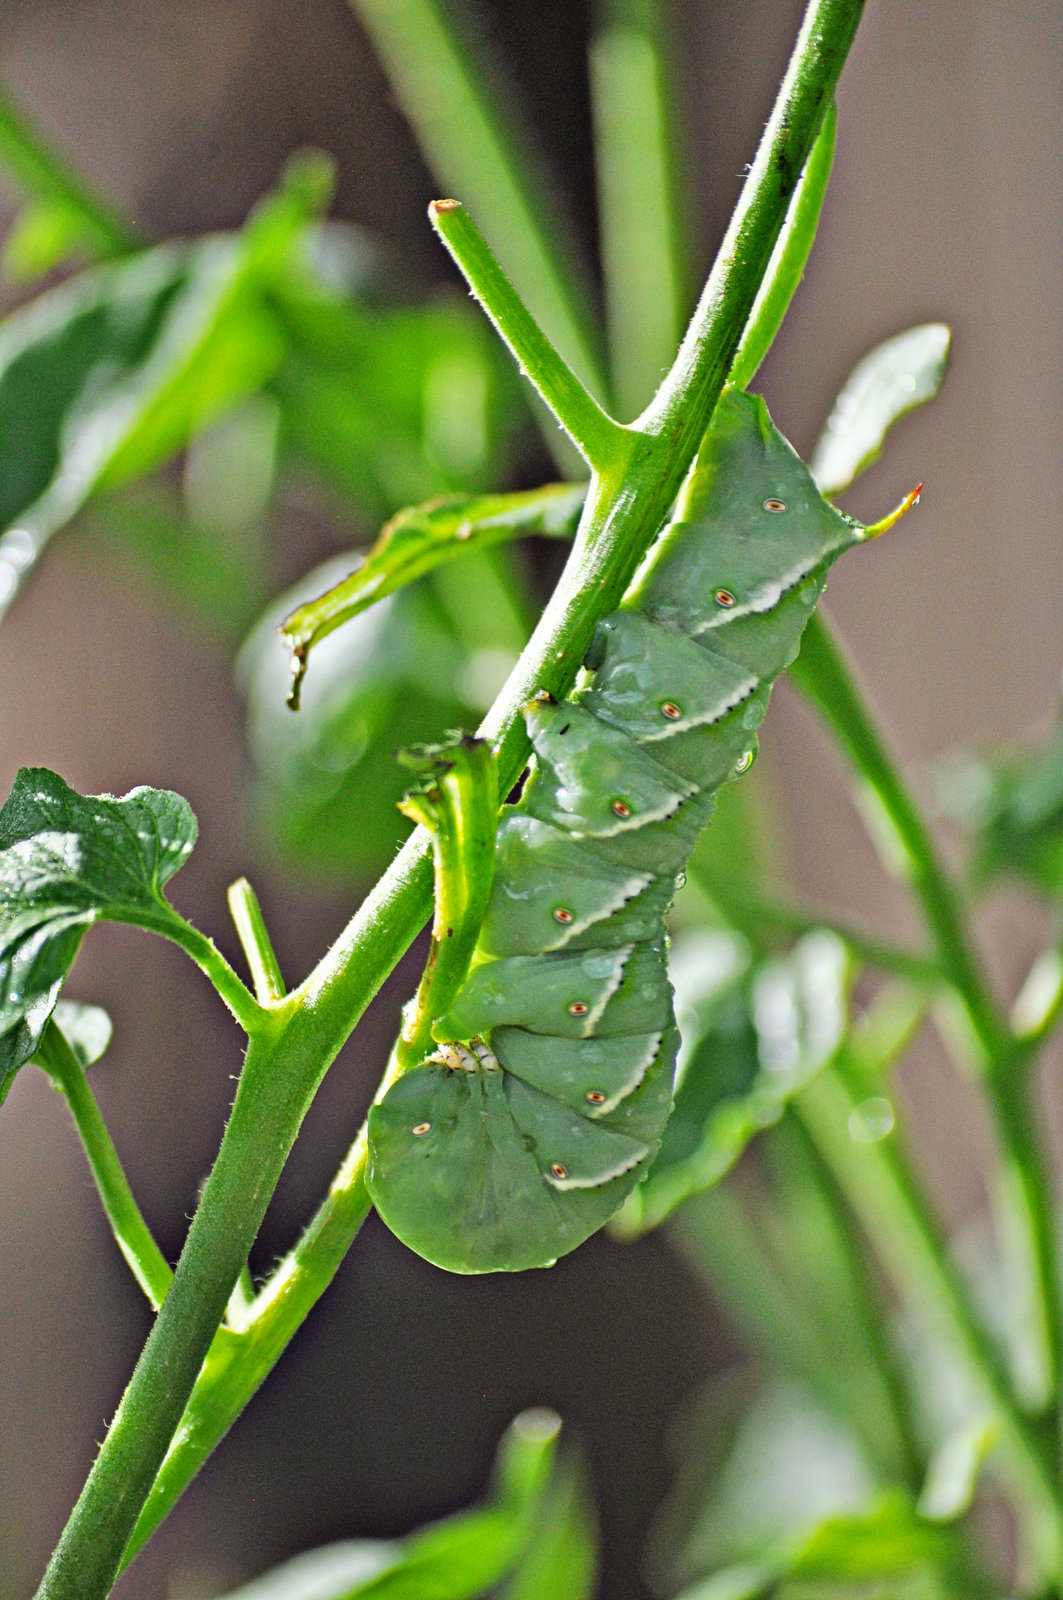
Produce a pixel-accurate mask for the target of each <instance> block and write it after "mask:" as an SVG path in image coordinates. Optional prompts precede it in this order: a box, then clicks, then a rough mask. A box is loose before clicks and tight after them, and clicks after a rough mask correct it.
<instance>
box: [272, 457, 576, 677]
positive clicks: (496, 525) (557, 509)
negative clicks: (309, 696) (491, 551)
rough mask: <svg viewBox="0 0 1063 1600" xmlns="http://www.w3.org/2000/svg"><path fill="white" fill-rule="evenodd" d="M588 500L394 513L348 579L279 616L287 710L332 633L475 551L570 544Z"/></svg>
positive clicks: (563, 495)
mask: <svg viewBox="0 0 1063 1600" xmlns="http://www.w3.org/2000/svg"><path fill="white" fill-rule="evenodd" d="M586 493H587V490H586V485H584V484H567V483H548V484H546V485H544V487H543V488H541V489H532V490H527V491H524V492H522V493H517V494H491V495H472V494H465V495H447V496H444V497H442V498H439V499H436V500H430V501H428V502H427V504H425V505H422V506H411V507H410V508H409V509H407V510H405V511H400V512H399V513H398V514H397V515H396V516H394V517H392V518H391V521H390V522H387V523H385V525H384V527H383V528H382V529H381V532H380V536H379V538H378V539H377V541H376V543H375V544H374V545H373V547H372V548H371V549H370V550H369V552H368V553H367V554H366V556H365V557H364V558H363V560H362V562H361V564H360V565H359V566H358V568H357V569H356V570H355V571H354V572H352V573H351V574H350V575H349V576H348V577H346V578H344V579H342V580H341V581H340V582H339V583H338V584H335V585H334V586H333V587H332V588H330V589H328V590H326V592H325V593H324V594H321V595H319V596H318V597H317V598H316V599H313V600H310V601H307V602H305V603H304V604H303V605H300V606H297V607H296V609H295V610H294V611H292V612H291V613H290V615H289V616H287V617H285V619H284V623H283V625H282V627H281V636H282V637H283V639H284V641H285V643H286V644H287V646H288V648H289V649H290V650H291V652H292V693H291V704H292V706H293V708H297V707H298V704H299V689H300V685H301V683H302V678H303V675H304V674H305V671H306V662H307V657H308V655H309V653H310V650H311V649H312V648H313V646H314V645H315V644H317V643H318V642H319V641H320V640H322V639H324V638H326V637H327V636H328V635H329V634H330V633H331V632H332V631H333V629H334V628H338V627H340V626H341V624H343V623H344V622H348V621H350V619H351V618H352V617H356V616H358V615H359V613H360V612H362V611H365V610H366V609H367V607H369V606H371V605H373V604H374V603H375V602H376V601H378V600H382V599H383V598H384V596H385V595H389V594H393V593H394V592H395V591H396V590H397V589H401V588H403V587H404V586H405V585H406V584H408V583H412V582H413V581H414V579H415V578H420V577H423V576H424V575H425V573H428V572H431V571H432V570H433V568H435V567H438V566H439V565H440V564H441V563H442V562H444V561H452V560H453V559H454V558H455V557H456V556H463V555H465V554H467V553H468V552H469V551H471V550H473V549H480V550H483V549H487V548H490V546H492V545H496V544H502V543H505V542H507V541H508V540H510V539H519V538H523V537H524V536H525V535H527V534H532V533H537V534H541V535H543V536H545V537H547V538H553V539H570V538H571V537H572V536H573V534H574V533H575V530H576V524H577V522H578V521H579V516H580V512H581V511H582V509H583V502H584V500H585V498H586Z"/></svg>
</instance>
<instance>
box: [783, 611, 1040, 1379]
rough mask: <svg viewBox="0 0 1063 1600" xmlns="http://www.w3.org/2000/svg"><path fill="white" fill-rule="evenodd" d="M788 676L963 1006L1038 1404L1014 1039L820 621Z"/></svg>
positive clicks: (1020, 1085)
mask: <svg viewBox="0 0 1063 1600" xmlns="http://www.w3.org/2000/svg"><path fill="white" fill-rule="evenodd" d="M791 675H792V676H793V678H794V680H795V681H796V683H797V684H798V686H799V687H800V688H801V689H802V691H803V692H804V693H805V694H806V695H807V696H808V698H809V699H810V700H811V701H812V703H813V705H814V706H815V707H816V709H817V710H818V711H819V713H820V715H821V716H822V717H823V719H824V721H825V722H826V723H827V724H828V726H829V727H830V728H831V730H832V732H833V733H834V735H835V737H836V739H837V741H838V743H839V745H840V747H841V749H842V750H843V752H844V753H845V755H846V757H847V758H848V760H849V762H850V763H851V765H852V767H853V769H854V770H855V771H856V773H857V774H858V775H859V777H860V778H861V779H862V780H863V782H864V783H865V784H866V785H867V787H868V788H869V790H870V791H871V794H872V795H873V797H874V799H875V801H876V802H877V805H878V808H879V810H880V812H881V814H882V816H883V818H884V819H885V820H886V821H887V822H888V824H889V826H890V830H891V834H892V838H893V841H894V842H895V844H896V846H897V851H898V856H899V858H900V860H901V861H902V862H903V864H904V868H905V872H906V876H907V878H908V881H909V882H910V884H911V886H912V890H913V892H914V894H915V895H916V898H917V899H918V901H919V904H920V907H921V908H922V912H923V916H924V918H925V919H926V924H927V927H928V930H929V932H930V934H931V936H932V938H933V940H934V943H935V945H936V946H937V950H938V958H939V960H940V963H941V967H942V970H943V971H944V973H945V975H946V977H947V979H948V980H949V982H950V983H951V985H952V987H953V989H954V990H955V992H956V994H957V995H958V996H959V998H960V1001H961V1003H962V1005H963V1007H964V1010H965V1012H966V1015H967V1019H968V1023H969V1027H970V1032H971V1036H972V1039H973V1041H974V1043H975V1046H976V1048H977V1050H978V1052H979V1053H980V1055H981V1057H982V1062H981V1065H982V1076H983V1081H984V1082H985V1085H986V1089H987V1093H988V1098H989V1100H990V1103H991V1105H992V1108H993V1110H994V1112H995V1114H996V1124H997V1129H998V1132H999V1136H1000V1143H1001V1146H1002V1157H1003V1162H1004V1170H1005V1179H1006V1185H1007V1188H1008V1191H1009V1196H1010V1198H1011V1200H1012V1202H1013V1205H1014V1209H1015V1212H1016V1217H1017V1220H1018V1222H1019V1224H1020V1226H1021V1227H1022V1229H1023V1231H1024V1234H1025V1236H1026V1238H1027V1240H1028V1242H1029V1253H1030V1257H1031V1269H1032V1272H1033V1274H1034V1279H1035V1284H1036V1300H1037V1316H1038V1320H1039V1322H1040V1324H1041V1328H1040V1332H1041V1336H1042V1337H1041V1343H1042V1346H1043V1350H1044V1367H1045V1400H1046V1403H1048V1402H1050V1401H1051V1400H1052V1398H1053V1397H1054V1396H1055V1395H1056V1394H1057V1393H1058V1389H1059V1375H1060V1359H1061V1352H1063V1326H1061V1308H1063V1301H1061V1288H1060V1264H1059V1258H1058V1246H1057V1243H1056V1229H1055V1214H1054V1213H1055V1202H1054V1199H1053V1195H1052V1183H1051V1178H1050V1175H1049V1170H1048V1159H1047V1154H1046V1153H1044V1152H1043V1151H1042V1143H1041V1137H1040V1134H1039V1132H1038V1130H1037V1127H1036V1125H1035V1119H1034V1117H1033V1115H1032V1109H1031V1106H1030V1102H1029V1096H1028V1083H1027V1080H1026V1076H1025V1074H1023V1073H1022V1072H1021V1071H1020V1070H1019V1068H1018V1060H1019V1054H1021V1052H1018V1053H1017V1051H1016V1045H1015V1040H1014V1038H1013V1036H1012V1035H1011V1033H1010V1031H1009V1030H1008V1027H1007V1025H1006V1023H1005V1022H1004V1020H1003V1019H1002V1018H1001V1016H1000V1014H999V1012H998V1010H997V1007H996V1005H995V1003H994V1001H993V999H992V997H991V995H990V993H989V989H988V987H987V985H986V982H985V979H984V978H983V976H982V973H981V971H980V970H979V965H978V962H977V959H976V957H975V955H974V951H973V949H972V947H971V944H970V941H969V938H968V935H967V930H966V928H965V926H964V919H963V914H962V912H961V909H960V904H959V900H958V898H957V895H956V892H955V889H954V887H953V884H952V881H951V879H950V878H949V876H948V874H947V873H946V871H945V869H944V867H943V866H942V865H941V863H940V861H939V860H938V856H937V852H936V850H935V848H934V844H933V841H932V839H931V837H930V833H929V830H928V829H927V826H926V824H925V822H924V820H923V818H922V816H921V814H920V812H919V809H918V807H917V805H916V803H915V801H914V800H913V798H912V796H911V795H910V793H909V791H908V789H907V787H906V786H905V784H904V781H903V779H902V778H901V776H900V773H899V771H898V769H897V766H896V763H895V762H894V760H893V758H892V756H891V755H890V752H889V751H888V749H887V747H886V744H885V741H884V740H883V738H882V736H881V734H880V733H879V730H878V728H877V727H876V725H875V723H874V721H873V719H872V717H871V715H870V713H869V712H868V709H867V707H866V705H865V703H864V700H863V697H862V695H861V693H860V690H859V688H858V686H857V683H856V679H855V677H854V675H853V672H852V669H851V668H850V666H849V664H848V662H847V661H846V659H845V656H844V653H843V651H842V649H841V647H840V645H839V643H838V641H837V640H836V639H835V638H834V637H833V635H832V633H831V631H830V628H829V626H828V624H827V622H826V620H825V619H824V617H823V616H822V614H817V615H816V616H814V617H813V618H812V620H811V622H810V623H809V625H808V627H807V628H806V630H805V635H804V640H803V643H802V646H801V654H800V656H799V657H798V659H797V661H796V662H795V663H794V666H793V667H792V668H791Z"/></svg>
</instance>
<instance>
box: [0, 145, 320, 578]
mask: <svg viewBox="0 0 1063 1600" xmlns="http://www.w3.org/2000/svg"><path fill="white" fill-rule="evenodd" d="M321 198H322V174H321V171H320V168H319V165H318V164H315V163H313V162H309V163H308V162H303V163H295V164H293V165H292V166H291V167H290V169H289V172H288V174H287V175H286V180H285V184H284V187H282V189H281V190H280V191H279V192H278V193H277V194H275V195H273V196H270V197H268V198H267V199H266V200H265V201H263V202H262V203H261V204H260V205H259V206H258V207H257V208H256V210H255V212H254V213H253V214H252V216H251V218H250V219H249V221H248V224H247V226H246V227H245V228H244V229H243V230H242V232H240V233H238V234H232V235H218V236H214V237H209V238H205V239H202V240H199V241H198V242H197V243H195V244H193V245H191V246H188V247H186V246H178V245H166V246H161V247H159V248H158V249H154V250H147V251H143V252H141V253H140V254H139V255H136V256H134V257H132V258H131V259H129V260H123V261H120V262H116V263H114V264H112V265H109V266H104V267H98V268H96V269H94V270H92V271H90V272H86V273H83V274H81V275H80V276H79V277H77V278H75V279H72V280H70V281H69V282H68V283H66V284H64V285H62V286H61V287H60V288H58V289H54V290H51V291H50V292H48V293H46V294H43V295H41V296H40V297H39V298H38V299H37V300H35V301H33V302H32V303H31V304H30V305H29V306H26V307H24V308H23V309H22V310H20V311H17V312H15V313H14V314H13V315H12V316H11V317H9V318H8V319H7V321H6V322H5V323H4V324H3V325H2V326H0V441H2V443H0V609H2V608H3V606H4V605H6V604H7V603H9V602H10V600H11V599H12V598H13V596H14V594H15V592H16V590H17V589H18V587H19V584H20V582H21V580H22V578H23V577H24V575H25V573H26V572H27V571H28V569H29V568H30V567H31V566H32V564H33V563H34V561H35V560H36V559H37V557H38V555H39V554H40V551H41V549H42V547H43V546H44V544H45V542H46V541H47V540H48V539H49V538H50V537H51V535H52V534H53V533H54V532H55V531H56V530H57V529H58V528H60V527H62V526H63V525H64V524H65V523H66V522H68V521H69V520H70V518H71V517H73V516H74V514H75V513H76V512H77V511H79V510H80V509H81V507H82V506H83V505H84V504H85V502H86V501H87V500H88V499H89V497H90V496H91V495H92V494H94V493H95V492H97V491H98V490H100V489H102V488H108V487H112V486H114V485H115V484H118V483H122V482H126V481H128V480H129V479H131V478H135V477H138V476H141V475H142V474H144V473H145V472H147V471H149V470H150V469H151V468H152V467H154V466H156V465H158V464H159V463H160V462H162V461H164V460H166V459H167V458H168V457H169V456H170V455H172V454H173V453H174V452H175V451H177V450H178V449H181V448H183V446H184V445H185V444H186V443H187V442H188V440H189V439H190V438H192V437H194V436H195V435H196V434H197V433H198V432H200V431H202V429H204V428H205V427H207V426H208V425H209V424H210V423H211V422H212V421H213V420H214V419H215V418H216V417H217V416H218V415H219V414H220V413H221V412H223V411H224V410H226V409H227V408H228V407H229V406H231V405H232V404H233V403H234V401H236V400H238V399H240V398H241V397H243V396H244V395H247V394H250V393H252V392H253V391H254V390H256V389H258V388H259V387H260V386H261V384H262V383H263V382H264V381H265V380H266V379H267V378H268V377H269V376H270V374H271V373H272V372H273V371H274V370H275V369H276V367H277V365H278V364H279V362H280V360H281V358H282V356H283V353H284V341H283V336H282V332H281V329H280V326H279V323H278V320H277V317H276V315H275V314H274V312H273V311H272V310H271V309H270V308H269V306H268V305H267V303H266V300H265V297H264V289H265V287H266V285H267V284H268V283H269V282H270V281H271V280H272V279H275V278H276V277H277V276H278V275H279V274H280V273H281V272H282V271H283V269H284V267H285V265H286V263H287V262H288V260H289V258H290V257H291V255H292V253H293V251H294V249H295V247H296V245H297V243H298V242H299V241H300V239H302V238H304V237H305V234H306V230H307V228H308V226H309V224H310V223H311V221H312V220H313V218H314V216H315V210H314V207H315V206H317V205H319V204H320V202H321Z"/></svg>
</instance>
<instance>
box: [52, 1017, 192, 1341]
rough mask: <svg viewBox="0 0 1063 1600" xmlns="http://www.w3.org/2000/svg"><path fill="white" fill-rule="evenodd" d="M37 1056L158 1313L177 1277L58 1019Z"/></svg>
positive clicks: (120, 1243) (116, 1233)
mask: <svg viewBox="0 0 1063 1600" xmlns="http://www.w3.org/2000/svg"><path fill="white" fill-rule="evenodd" d="M33 1059H34V1060H35V1062H36V1063H37V1065H38V1066H39V1067H41V1068H42V1069H43V1071H44V1072H46V1073H47V1074H48V1077H49V1078H51V1080H52V1082H53V1083H54V1084H55V1086H56V1087H57V1088H58V1089H59V1090H61V1092H62V1093H63V1094H64V1095H65V1097H66V1103H67V1105H68V1106H69V1107H70V1114H71V1116H72V1117H73V1119H74V1125H75V1127H76V1128H77V1131H78V1133H79V1134H80V1136H81V1142H82V1144H83V1145H84V1146H85V1154H86V1155H87V1157H88V1161H89V1166H90V1167H91V1168H92V1175H93V1177H94V1178H95V1180H96V1187H97V1188H98V1190H99V1192H100V1199H101V1200H102V1201H103V1209H104V1211H105V1212H106V1213H107V1220H108V1221H109V1222H110V1224H111V1228H112V1231H113V1233H114V1236H115V1239H116V1240H117V1242H118V1248H119V1249H120V1250H121V1252H122V1254H123V1255H124V1256H125V1258H126V1261H127V1262H128V1263H129V1267H130V1270H131V1271H132V1273H133V1276H134V1278H136V1280H137V1282H138V1283H139V1285H140V1287H141V1288H142V1289H143V1291H144V1293H145V1294H146V1295H147V1297H148V1302H149V1304H150V1305H151V1308H152V1310H153V1311H158V1309H159V1307H160V1306H161V1305H162V1303H163V1301H164V1300H165V1298H166V1293H167V1290H168V1289H169V1287H170V1284H171V1282H172V1280H173V1272H172V1271H171V1270H170V1266H169V1263H168V1262H167V1261H166V1259H165V1257H164V1256H163V1254H162V1251H161V1250H160V1249H159V1247H158V1245H157V1244H156V1243H155V1240H154V1239H153V1238H152V1235H151V1230H150V1229H149V1228H148V1225H147V1223H146V1222H145V1221H144V1218H143V1215H142V1214H141V1211H140V1207H139V1206H138V1205H137V1203H136V1200H135V1199H134V1198H133V1191H132V1190H131V1189H130V1187H129V1180H128V1179H127V1178H126V1175H125V1172H124V1170H123V1168H122V1163H121V1161H120V1160H119V1159H118V1152H117V1151H116V1150H115V1147H114V1144H113V1143H112V1140H111V1136H110V1134H109V1133H108V1131H107V1124H106V1123H105V1122H104V1120H103V1117H102V1116H101V1114H100V1108H99V1106H98V1105H97V1104H96V1098H95V1096H94V1095H93V1092H92V1090H91V1088H90V1087H89V1081H88V1078H87V1077H86V1076H85V1071H84V1068H83V1067H82V1065H81V1062H80V1060H79V1059H78V1055H77V1052H76V1051H75V1050H74V1049H73V1048H72V1046H71V1045H70V1044H69V1043H68V1042H67V1039H66V1038H65V1036H64V1034H63V1031H62V1029H61V1028H60V1027H59V1025H58V1024H57V1023H56V1022H55V1021H54V1020H49V1021H48V1022H47V1023H46V1024H45V1027H44V1032H43V1033H42V1035H41V1040H40V1043H39V1044H38V1046H37V1050H36V1052H35V1054H34V1058H33Z"/></svg>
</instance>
